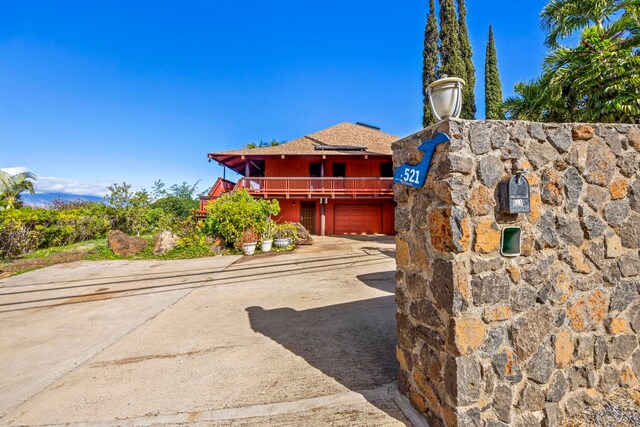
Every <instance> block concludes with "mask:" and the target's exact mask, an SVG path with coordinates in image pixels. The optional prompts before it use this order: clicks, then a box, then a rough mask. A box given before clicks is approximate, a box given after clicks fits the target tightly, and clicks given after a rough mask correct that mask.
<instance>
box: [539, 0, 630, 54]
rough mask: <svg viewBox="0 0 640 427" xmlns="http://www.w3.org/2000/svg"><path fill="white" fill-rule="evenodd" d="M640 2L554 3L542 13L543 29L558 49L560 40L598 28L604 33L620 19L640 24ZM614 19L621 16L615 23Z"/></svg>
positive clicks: (584, 0)
mask: <svg viewBox="0 0 640 427" xmlns="http://www.w3.org/2000/svg"><path fill="white" fill-rule="evenodd" d="M639 11H640V0H551V1H550V2H549V4H547V5H546V6H545V8H544V9H543V10H542V13H541V14H540V18H541V26H542V28H543V29H544V30H546V31H547V38H546V44H547V46H549V47H551V48H557V47H559V45H560V40H561V39H563V38H566V37H569V36H571V35H572V34H573V33H575V32H576V31H581V30H583V29H585V28H587V27H590V26H595V27H597V28H599V29H601V30H604V29H605V28H606V27H608V26H610V25H611V24H612V22H617V21H618V20H622V21H627V22H628V23H629V24H630V27H631V28H629V29H627V30H628V31H632V28H633V27H634V25H633V21H635V23H636V25H635V27H636V29H637V23H638V12H639ZM614 17H618V19H617V20H616V21H613V18H614ZM636 35H637V33H636Z"/></svg>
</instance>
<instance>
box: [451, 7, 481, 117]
mask: <svg viewBox="0 0 640 427" xmlns="http://www.w3.org/2000/svg"><path fill="white" fill-rule="evenodd" d="M458 28H459V38H460V54H461V56H462V61H463V63H464V73H463V74H462V75H461V76H460V77H461V78H462V79H464V81H465V82H466V83H467V84H466V85H465V86H464V89H463V92H462V113H461V114H460V117H462V118H463V119H475V116H476V94H475V86H476V68H475V67H474V66H473V59H472V58H473V49H472V48H471V40H469V30H468V29H467V8H466V6H465V4H464V0H458ZM456 77H457V76H456Z"/></svg>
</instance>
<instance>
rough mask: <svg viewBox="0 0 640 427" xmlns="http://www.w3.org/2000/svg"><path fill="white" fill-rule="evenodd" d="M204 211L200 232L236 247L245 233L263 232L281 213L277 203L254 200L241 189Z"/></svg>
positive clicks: (220, 199)
mask: <svg viewBox="0 0 640 427" xmlns="http://www.w3.org/2000/svg"><path fill="white" fill-rule="evenodd" d="M207 209H208V215H207V219H206V220H205V222H204V228H203V232H204V233H206V234H209V235H212V236H222V237H224V239H225V240H226V242H227V243H228V244H235V243H237V242H238V241H239V239H240V238H241V237H242V236H243V234H244V232H245V230H246V229H248V228H254V229H257V230H262V229H263V228H264V224H265V223H266V221H267V220H268V219H269V218H270V217H271V216H272V215H277V214H278V213H279V212H280V205H279V204H278V201H277V200H271V201H269V200H264V199H254V198H253V197H251V195H250V194H249V193H248V192H247V191H246V190H244V189H243V190H239V191H234V192H232V193H227V194H224V195H222V196H221V197H220V198H219V199H216V200H215V201H214V202H213V203H211V204H210V205H209V206H208V207H207Z"/></svg>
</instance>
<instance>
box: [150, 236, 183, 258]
mask: <svg viewBox="0 0 640 427" xmlns="http://www.w3.org/2000/svg"><path fill="white" fill-rule="evenodd" d="M177 245H178V236H177V235H175V234H174V233H172V232H170V231H163V232H162V233H160V234H158V235H157V236H156V239H155V242H154V245H153V254H154V255H155V256H162V255H164V254H166V253H167V252H169V251H171V250H173V249H174V248H175V247H176V246H177Z"/></svg>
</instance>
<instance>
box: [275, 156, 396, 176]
mask: <svg viewBox="0 0 640 427" xmlns="http://www.w3.org/2000/svg"><path fill="white" fill-rule="evenodd" d="M352 157H353V158H352ZM390 161H391V156H389V157H376V156H370V157H369V158H368V159H365V158H364V156H349V157H347V156H343V157H338V158H335V157H334V158H331V157H327V159H326V160H324V174H325V176H327V177H329V176H332V170H333V168H332V165H333V163H334V162H335V163H346V176H347V177H358V176H365V177H366V176H368V177H380V163H388V162H390ZM312 162H314V163H317V162H322V157H316V158H313V157H293V156H289V157H285V158H284V159H280V158H275V159H272V158H267V159H266V161H265V176H266V177H272V178H273V177H279V176H299V177H306V176H309V163H312Z"/></svg>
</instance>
